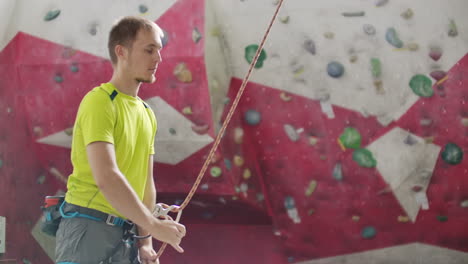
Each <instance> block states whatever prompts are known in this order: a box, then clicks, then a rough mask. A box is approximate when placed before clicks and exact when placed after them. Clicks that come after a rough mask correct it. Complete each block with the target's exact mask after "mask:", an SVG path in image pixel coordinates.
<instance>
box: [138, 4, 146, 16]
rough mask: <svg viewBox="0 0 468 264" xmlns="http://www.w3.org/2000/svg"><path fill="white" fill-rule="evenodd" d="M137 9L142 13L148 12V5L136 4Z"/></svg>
mask: <svg viewBox="0 0 468 264" xmlns="http://www.w3.org/2000/svg"><path fill="white" fill-rule="evenodd" d="M138 10H139V11H140V13H141V14H144V13H146V12H148V7H147V6H145V5H140V6H138Z"/></svg>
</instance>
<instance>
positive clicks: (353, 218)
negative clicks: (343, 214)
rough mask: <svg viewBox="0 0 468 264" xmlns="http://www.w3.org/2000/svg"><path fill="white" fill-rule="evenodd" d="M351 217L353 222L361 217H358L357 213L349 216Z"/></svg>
mask: <svg viewBox="0 0 468 264" xmlns="http://www.w3.org/2000/svg"><path fill="white" fill-rule="evenodd" d="M351 219H352V220H353V221H354V222H357V221H359V220H361V217H360V216H359V215H353V216H352V217H351Z"/></svg>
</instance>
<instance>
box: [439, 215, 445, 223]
mask: <svg viewBox="0 0 468 264" xmlns="http://www.w3.org/2000/svg"><path fill="white" fill-rule="evenodd" d="M437 220H439V222H447V221H448V217H447V216H445V215H438V216H437Z"/></svg>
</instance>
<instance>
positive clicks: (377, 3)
mask: <svg viewBox="0 0 468 264" xmlns="http://www.w3.org/2000/svg"><path fill="white" fill-rule="evenodd" d="M387 3H388V0H376V1H375V6H377V7H380V6H384V5H385V4H387Z"/></svg>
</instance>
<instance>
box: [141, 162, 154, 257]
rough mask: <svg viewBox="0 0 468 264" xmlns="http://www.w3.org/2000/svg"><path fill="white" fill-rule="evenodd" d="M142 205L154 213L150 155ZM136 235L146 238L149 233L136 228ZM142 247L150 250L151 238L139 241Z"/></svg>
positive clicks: (151, 245)
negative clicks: (148, 247) (147, 247)
mask: <svg viewBox="0 0 468 264" xmlns="http://www.w3.org/2000/svg"><path fill="white" fill-rule="evenodd" d="M143 204H144V205H145V206H146V208H148V209H149V210H150V211H151V212H153V211H154V205H155V204H156V187H155V185H154V179H153V155H150V156H149V159H148V175H147V180H146V187H145V195H144V197H143ZM138 234H139V235H140V236H146V235H148V234H149V233H148V231H146V230H145V229H144V228H143V227H140V226H138ZM144 245H146V246H150V247H151V248H152V247H153V240H152V239H151V237H149V238H146V239H142V240H139V246H144Z"/></svg>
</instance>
